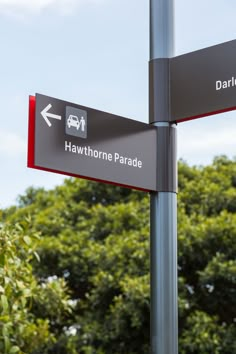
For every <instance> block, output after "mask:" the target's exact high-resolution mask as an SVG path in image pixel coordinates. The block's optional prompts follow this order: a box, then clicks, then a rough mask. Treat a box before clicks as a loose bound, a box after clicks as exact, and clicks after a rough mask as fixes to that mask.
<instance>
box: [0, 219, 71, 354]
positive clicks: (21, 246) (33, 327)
mask: <svg viewBox="0 0 236 354" xmlns="http://www.w3.org/2000/svg"><path fill="white" fill-rule="evenodd" d="M30 222H31V220H30V219H28V220H25V221H24V222H21V224H16V225H15V226H14V227H10V226H8V225H5V226H2V227H1V229H0V294H1V295H0V352H1V353H3V354H13V353H27V354H28V353H35V354H36V353H42V352H44V349H45V348H46V347H48V346H51V345H52V344H53V343H54V342H55V335H54V333H52V332H51V328H50V327H51V326H50V325H51V323H50V321H51V320H52V319H53V321H54V322H55V320H57V321H58V322H60V321H61V319H62V318H61V317H59V316H60V314H61V313H65V311H66V310H69V309H70V307H69V306H68V303H67V300H68V295H67V294H66V292H67V289H66V287H65V284H64V280H57V281H54V282H51V283H48V284H45V283H44V282H43V283H40V282H39V280H38V279H36V278H35V276H34V275H33V269H32V264H31V263H32V261H33V259H36V260H37V262H38V259H39V256H38V254H37V253H36V248H37V244H38V242H39V236H38V234H36V233H34V232H33V233H32V232H30V230H29V225H30ZM45 300H46V301H45ZM41 304H43V305H41ZM40 306H41V310H43V311H42V312H41V311H40V312H38V314H37V316H36V315H35V314H36V313H35V311H34V310H35V308H39V307H40ZM53 306H54V308H53V310H52V307H53ZM52 313H53V315H52V316H51V317H50V315H51V314H52Z"/></svg>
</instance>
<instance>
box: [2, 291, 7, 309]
mask: <svg viewBox="0 0 236 354" xmlns="http://www.w3.org/2000/svg"><path fill="white" fill-rule="evenodd" d="M1 303H2V308H3V311H4V312H7V311H8V301H7V297H6V296H5V295H1Z"/></svg>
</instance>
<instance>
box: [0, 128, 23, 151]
mask: <svg viewBox="0 0 236 354" xmlns="http://www.w3.org/2000/svg"><path fill="white" fill-rule="evenodd" d="M26 144H27V143H26V141H25V140H24V139H23V138H22V137H20V136H19V135H17V134H15V133H11V132H6V131H5V132H4V131H1V132H0V155H3V156H5V157H19V156H22V155H23V154H26Z"/></svg>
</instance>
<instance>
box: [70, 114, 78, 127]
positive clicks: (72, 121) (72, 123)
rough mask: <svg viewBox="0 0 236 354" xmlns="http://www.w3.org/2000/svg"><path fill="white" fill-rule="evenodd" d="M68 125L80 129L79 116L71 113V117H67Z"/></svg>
mask: <svg viewBox="0 0 236 354" xmlns="http://www.w3.org/2000/svg"><path fill="white" fill-rule="evenodd" d="M67 125H68V128H70V127H75V128H76V129H77V130H79V126H80V122H79V118H78V117H77V116H74V115H73V114H70V115H69V117H68V118H67Z"/></svg>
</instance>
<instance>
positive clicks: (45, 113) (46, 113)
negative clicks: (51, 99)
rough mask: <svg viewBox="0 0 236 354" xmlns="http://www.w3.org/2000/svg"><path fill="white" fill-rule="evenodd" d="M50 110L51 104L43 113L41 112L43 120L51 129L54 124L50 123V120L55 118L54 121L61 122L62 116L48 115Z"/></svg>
mask: <svg viewBox="0 0 236 354" xmlns="http://www.w3.org/2000/svg"><path fill="white" fill-rule="evenodd" d="M50 108H52V105H51V103H49V104H48V105H47V107H45V108H44V109H43V110H42V112H41V114H42V116H43V118H44V119H45V122H46V123H47V125H48V126H49V127H51V125H52V123H51V122H50V120H49V119H48V118H53V119H59V120H61V116H58V115H57V114H53V113H48V111H49V109H50Z"/></svg>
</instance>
